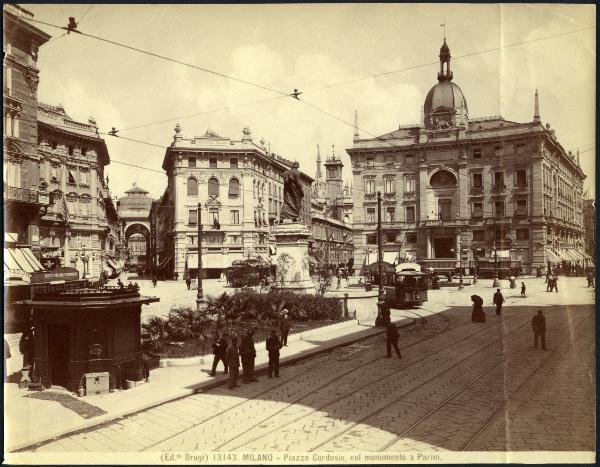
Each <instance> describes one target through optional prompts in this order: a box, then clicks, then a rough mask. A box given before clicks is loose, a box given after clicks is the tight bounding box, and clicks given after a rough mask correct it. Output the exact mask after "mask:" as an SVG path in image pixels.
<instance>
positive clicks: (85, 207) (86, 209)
mask: <svg viewBox="0 0 600 467" xmlns="http://www.w3.org/2000/svg"><path fill="white" fill-rule="evenodd" d="M79 208H80V210H81V215H82V216H84V217H88V216H89V215H90V203H85V202H80V203H79Z"/></svg>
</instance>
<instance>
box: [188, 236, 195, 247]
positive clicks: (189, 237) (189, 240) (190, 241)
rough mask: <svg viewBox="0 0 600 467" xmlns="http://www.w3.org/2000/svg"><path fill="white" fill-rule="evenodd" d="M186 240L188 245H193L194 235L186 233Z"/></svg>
mask: <svg viewBox="0 0 600 467" xmlns="http://www.w3.org/2000/svg"><path fill="white" fill-rule="evenodd" d="M187 242H188V245H194V244H195V243H196V236H195V235H188V236H187Z"/></svg>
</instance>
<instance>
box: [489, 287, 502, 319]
mask: <svg viewBox="0 0 600 467" xmlns="http://www.w3.org/2000/svg"><path fill="white" fill-rule="evenodd" d="M492 302H493V303H494V305H496V314H497V315H498V316H500V314H501V313H502V304H503V303H504V297H503V296H502V292H500V289H496V293H495V294H494V299H493V300H492Z"/></svg>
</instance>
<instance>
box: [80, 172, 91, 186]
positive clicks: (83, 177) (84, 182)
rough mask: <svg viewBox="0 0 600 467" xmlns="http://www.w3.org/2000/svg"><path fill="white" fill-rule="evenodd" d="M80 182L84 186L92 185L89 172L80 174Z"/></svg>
mask: <svg viewBox="0 0 600 467" xmlns="http://www.w3.org/2000/svg"><path fill="white" fill-rule="evenodd" d="M79 176H80V180H81V184H82V185H89V184H90V173H89V172H87V171H86V172H79Z"/></svg>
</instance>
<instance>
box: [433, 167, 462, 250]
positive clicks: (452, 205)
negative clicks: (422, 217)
mask: <svg viewBox="0 0 600 467" xmlns="http://www.w3.org/2000/svg"><path fill="white" fill-rule="evenodd" d="M427 205H428V218H429V219H430V220H433V221H437V223H436V225H435V228H434V229H433V230H432V247H433V252H432V253H433V255H432V256H433V258H454V257H455V256H456V235H455V234H454V232H453V230H451V229H447V228H446V226H447V225H446V224H449V223H451V222H452V221H455V220H456V218H457V217H458V214H457V213H458V183H457V177H456V174H455V173H454V172H453V171H452V170H449V169H439V170H436V171H434V172H433V173H432V174H431V176H430V178H429V185H428V187H427Z"/></svg>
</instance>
